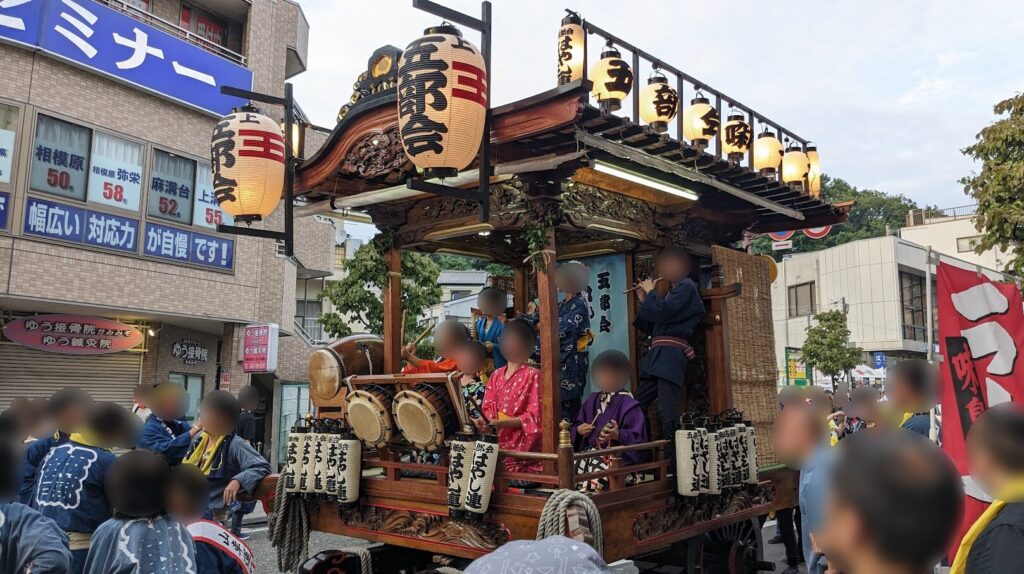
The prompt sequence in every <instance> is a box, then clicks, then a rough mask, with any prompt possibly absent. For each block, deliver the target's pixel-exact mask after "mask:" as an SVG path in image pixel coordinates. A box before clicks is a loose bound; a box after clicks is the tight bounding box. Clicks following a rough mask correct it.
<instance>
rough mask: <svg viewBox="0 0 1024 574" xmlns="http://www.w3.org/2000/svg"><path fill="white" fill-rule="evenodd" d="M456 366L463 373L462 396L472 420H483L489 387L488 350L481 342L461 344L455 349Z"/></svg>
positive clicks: (472, 341) (461, 379) (461, 381)
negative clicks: (485, 396)
mask: <svg viewBox="0 0 1024 574" xmlns="http://www.w3.org/2000/svg"><path fill="white" fill-rule="evenodd" d="M454 354H455V365H456V366H457V367H458V372H459V373H461V375H462V376H461V377H460V378H459V384H460V385H461V386H462V396H463V397H464V398H465V400H466V410H467V411H468V412H469V416H470V418H472V419H473V420H474V422H475V421H476V420H477V419H480V418H481V413H480V408H481V405H483V404H484V389H485V387H486V385H487V373H486V372H485V371H484V365H485V364H486V362H487V349H486V348H484V346H483V344H482V343H480V341H474V340H472V339H469V340H466V341H464V342H462V343H460V344H459V346H458V347H456V349H455V353H454Z"/></svg>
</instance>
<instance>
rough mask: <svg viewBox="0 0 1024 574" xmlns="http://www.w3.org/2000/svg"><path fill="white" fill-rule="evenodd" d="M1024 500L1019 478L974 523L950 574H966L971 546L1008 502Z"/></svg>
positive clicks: (1021, 481) (1021, 483)
mask: <svg viewBox="0 0 1024 574" xmlns="http://www.w3.org/2000/svg"><path fill="white" fill-rule="evenodd" d="M1021 500H1024V477H1018V478H1015V479H1013V480H1011V481H1010V483H1009V484H1007V485H1006V487H1005V488H1003V489H1002V491H1001V492H1000V493H999V496H997V497H996V499H995V500H993V501H992V504H990V505H989V506H988V508H987V509H986V510H985V512H983V513H982V514H981V516H979V517H978V519H977V520H975V521H974V524H973V525H971V528H970V530H968V531H967V534H965V535H964V539H963V540H961V541H960V549H959V550H957V551H956V559H955V560H953V567H952V568H950V570H949V574H964V572H966V571H967V557H968V556H969V555H970V554H971V546H973V545H974V542H975V541H977V540H978V536H981V533H982V531H984V530H985V528H986V527H987V526H988V525H989V523H991V522H992V521H993V520H995V518H996V515H998V514H999V511H1000V510H1002V509H1003V507H1004V506H1006V504H1007V503H1008V502H1020V501H1021Z"/></svg>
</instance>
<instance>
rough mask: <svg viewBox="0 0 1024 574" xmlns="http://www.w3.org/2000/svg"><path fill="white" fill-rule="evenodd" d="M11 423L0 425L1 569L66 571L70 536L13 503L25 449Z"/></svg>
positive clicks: (43, 573)
mask: <svg viewBox="0 0 1024 574" xmlns="http://www.w3.org/2000/svg"><path fill="white" fill-rule="evenodd" d="M12 422H13V421H11V420H10V419H8V420H6V421H4V423H3V424H0V572H3V573H4V574H65V573H66V572H67V571H68V570H69V568H70V567H71V553H70V552H68V548H67V546H68V537H67V535H66V534H64V531H63V530H61V529H60V527H59V526H57V523H56V522H54V521H52V520H50V519H49V518H46V517H45V516H43V515H42V514H40V513H39V512H38V511H36V510H33V509H32V508H29V507H28V506H25V505H24V504H21V503H20V502H14V499H15V498H16V497H17V495H18V486H19V481H20V478H21V477H20V476H19V475H18V461H19V460H20V459H21V457H22V449H21V445H20V444H18V439H17V437H16V436H15V434H16V433H15V430H14V429H13V428H10V424H9V423H12Z"/></svg>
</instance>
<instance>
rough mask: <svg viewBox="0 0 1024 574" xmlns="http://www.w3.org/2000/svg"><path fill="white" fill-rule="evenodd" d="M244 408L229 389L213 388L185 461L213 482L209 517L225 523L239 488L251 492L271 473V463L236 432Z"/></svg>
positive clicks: (204, 406)
mask: <svg viewBox="0 0 1024 574" xmlns="http://www.w3.org/2000/svg"><path fill="white" fill-rule="evenodd" d="M241 414H242V408H241V406H240V405H239V403H238V399H237V398H235V396H234V395H232V394H231V393H229V392H227V391H213V392H211V393H209V394H208V395H206V397H205V398H203V403H202V405H200V407H199V424H200V425H202V428H203V430H202V431H200V432H199V434H197V435H196V438H195V440H193V441H192V446H191V447H189V452H188V454H186V455H185V459H184V462H185V463H187V464H191V465H194V466H196V467H198V468H199V470H200V471H202V473H203V475H205V476H206V478H207V480H208V481H209V483H210V501H209V505H208V506H207V509H206V517H207V518H212V519H214V520H216V521H217V522H220V523H224V521H225V519H226V518H227V511H228V508H230V507H231V503H232V502H234V501H235V500H237V499H238V493H239V492H245V493H247V494H252V493H253V492H254V491H255V490H256V485H257V484H259V482H260V481H261V480H263V478H264V477H265V476H267V475H268V474H270V464H269V463H267V461H266V460H265V459H264V458H263V457H262V456H260V454H259V453H258V452H256V449H254V448H253V447H252V445H250V444H249V443H248V442H246V441H244V440H242V439H240V438H238V437H237V436H236V435H235V428H236V427H237V426H238V418H239V417H240V416H241Z"/></svg>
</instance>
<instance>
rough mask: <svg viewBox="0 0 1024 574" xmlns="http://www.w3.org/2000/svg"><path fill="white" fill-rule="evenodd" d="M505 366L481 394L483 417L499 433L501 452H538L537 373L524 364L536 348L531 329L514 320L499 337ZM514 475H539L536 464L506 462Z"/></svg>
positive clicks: (539, 467) (538, 405) (539, 431)
mask: <svg viewBox="0 0 1024 574" xmlns="http://www.w3.org/2000/svg"><path fill="white" fill-rule="evenodd" d="M500 344H501V353H502V355H504V356H505V360H506V361H507V363H506V364H505V366H504V367H502V368H500V369H497V370H495V371H494V372H493V373H491V376H490V378H489V379H488V381H487V388H486V389H485V390H484V405H483V414H484V416H486V417H487V418H488V420H489V421H490V423H491V426H493V427H494V429H495V430H497V431H498V446H499V447H500V448H501V450H506V451H508V450H518V451H526V452H529V451H538V450H540V439H541V412H540V408H541V407H540V401H541V398H540V371H539V370H537V369H536V368H535V367H531V366H530V365H528V364H527V360H529V358H530V354H531V353H533V349H534V347H536V345H537V339H536V335H534V333H533V327H531V326H530V324H529V323H527V322H525V321H521V320H519V319H514V320H512V321H509V322H508V323H507V324H506V325H505V330H504V332H503V333H502V335H501V342H500ZM505 467H506V468H507V469H508V470H510V471H513V472H540V470H541V464H540V462H539V461H527V460H516V459H513V458H506V459H505Z"/></svg>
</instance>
